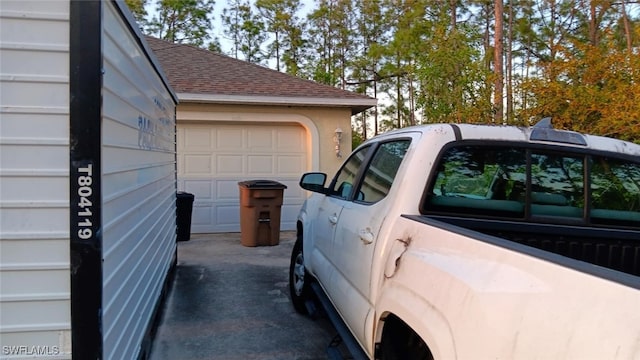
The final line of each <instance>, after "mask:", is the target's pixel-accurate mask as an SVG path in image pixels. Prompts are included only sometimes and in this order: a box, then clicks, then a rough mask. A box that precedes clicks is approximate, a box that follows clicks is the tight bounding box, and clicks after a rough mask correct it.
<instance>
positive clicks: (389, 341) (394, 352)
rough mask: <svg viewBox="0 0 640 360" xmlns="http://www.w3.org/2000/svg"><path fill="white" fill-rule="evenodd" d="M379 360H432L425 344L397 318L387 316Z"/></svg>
mask: <svg viewBox="0 0 640 360" xmlns="http://www.w3.org/2000/svg"><path fill="white" fill-rule="evenodd" d="M378 359H379V360H433V355H432V354H431V351H430V350H429V347H428V346H427V344H425V342H424V341H422V339H421V338H420V336H418V334H416V333H415V332H414V331H413V330H412V329H411V328H410V327H409V326H408V325H407V324H405V323H404V322H403V321H402V320H400V319H399V318H398V317H396V316H393V315H389V316H388V317H387V319H386V320H385V326H384V329H383V332H382V339H381V341H380V348H379V352H378Z"/></svg>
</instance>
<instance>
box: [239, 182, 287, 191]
mask: <svg viewBox="0 0 640 360" xmlns="http://www.w3.org/2000/svg"><path fill="white" fill-rule="evenodd" d="M238 185H239V186H242V187H245V188H248V189H286V188H287V185H285V184H282V183H279V182H277V181H274V180H247V181H240V182H238Z"/></svg>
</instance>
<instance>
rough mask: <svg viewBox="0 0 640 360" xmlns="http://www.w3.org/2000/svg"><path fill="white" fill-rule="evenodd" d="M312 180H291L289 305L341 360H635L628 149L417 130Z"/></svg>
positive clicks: (636, 282)
mask: <svg viewBox="0 0 640 360" xmlns="http://www.w3.org/2000/svg"><path fill="white" fill-rule="evenodd" d="M326 179H327V176H326V174H323V173H307V174H304V175H303V176H302V179H301V180H300V185H301V187H302V188H304V189H306V190H309V191H311V192H313V193H312V195H311V196H310V197H309V198H308V200H307V201H306V202H305V204H304V205H303V206H302V209H301V211H300V214H299V217H298V222H297V241H296V243H295V246H294V249H293V252H292V256H291V266H290V279H289V280H290V290H291V298H292V301H293V305H294V307H295V308H296V310H297V311H298V312H301V313H309V312H313V308H314V307H313V304H318V303H319V304H321V305H322V306H323V307H324V308H325V310H326V312H327V314H328V315H329V318H330V319H332V320H333V321H334V323H335V324H336V325H337V329H338V332H339V334H340V335H341V337H342V340H343V341H345V343H346V345H347V347H348V348H349V350H350V351H351V353H352V356H353V358H370V359H385V360H386V359H474V360H476V359H581V360H582V359H640V146H639V145H636V144H632V143H629V142H623V141H620V140H615V139H610V138H604V137H598V136H591V135H583V134H579V133H575V132H569V131H560V130H555V129H553V128H552V127H551V123H550V120H548V119H544V120H542V121H541V122H540V123H538V124H537V125H535V126H533V127H531V128H520V127H507V126H481V125H469V124H437V125H425V126H418V127H412V128H405V129H401V130H397V131H393V132H389V133H386V134H383V135H381V136H378V137H376V138H373V139H371V140H369V141H367V142H365V143H363V144H362V145H361V146H359V147H358V148H356V149H355V151H354V152H353V153H352V154H351V155H350V156H349V158H348V159H347V160H346V161H345V163H344V164H343V165H342V167H341V168H340V170H339V171H338V172H337V174H336V175H335V176H334V177H333V179H331V180H330V181H329V183H328V185H325V182H326ZM318 300H319V301H318ZM312 301H313V302H312ZM330 353H331V351H330Z"/></svg>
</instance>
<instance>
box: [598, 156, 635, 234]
mask: <svg viewBox="0 0 640 360" xmlns="http://www.w3.org/2000/svg"><path fill="white" fill-rule="evenodd" d="M591 202H592V204H591V221H592V222H593V223H598V224H610V225H632V226H635V227H640V165H639V164H633V163H628V162H624V161H620V160H616V159H608V158H604V157H594V158H593V163H592V166H591Z"/></svg>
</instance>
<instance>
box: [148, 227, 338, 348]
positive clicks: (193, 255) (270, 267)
mask: <svg viewBox="0 0 640 360" xmlns="http://www.w3.org/2000/svg"><path fill="white" fill-rule="evenodd" d="M294 241H295V233H294V232H283V233H282V234H281V237H280V244H279V245H277V246H266V247H245V246H242V245H241V244H240V234H239V233H232V234H192V235H191V240H190V241H186V242H179V243H178V266H177V271H176V277H175V282H174V284H173V287H172V289H171V291H170V293H169V295H168V297H167V301H166V302H165V306H164V308H163V309H162V318H161V320H160V325H159V327H158V329H157V332H156V335H155V338H154V342H153V346H152V350H151V354H150V357H149V359H150V360H191V359H194V360H195V359H222V360H235V359H238V360H249V359H256V360H267V359H268V360H271V359H273V360H280V359H282V360H284V359H287V360H291V359H298V360H311V359H314V360H315V359H318V360H319V359H327V353H326V348H327V345H329V343H330V342H331V340H332V339H333V338H334V336H335V331H334V330H333V328H332V327H331V325H330V324H329V322H328V320H326V319H323V318H321V319H318V320H315V321H314V320H311V319H310V318H308V317H305V316H301V315H299V314H297V313H296V312H295V311H294V310H293V306H292V305H291V303H290V300H289V288H288V286H289V285H288V271H289V258H290V256H291V249H292V248H293V244H294Z"/></svg>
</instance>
